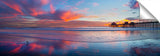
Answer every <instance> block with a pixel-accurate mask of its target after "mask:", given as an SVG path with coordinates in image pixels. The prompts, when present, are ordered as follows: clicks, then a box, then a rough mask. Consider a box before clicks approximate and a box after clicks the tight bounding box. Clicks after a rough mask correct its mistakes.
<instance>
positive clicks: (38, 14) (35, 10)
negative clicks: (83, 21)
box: [0, 0, 83, 22]
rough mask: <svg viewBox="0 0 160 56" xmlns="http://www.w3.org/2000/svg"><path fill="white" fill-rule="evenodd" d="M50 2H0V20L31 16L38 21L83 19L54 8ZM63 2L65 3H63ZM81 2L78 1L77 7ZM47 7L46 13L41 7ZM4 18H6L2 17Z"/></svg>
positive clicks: (77, 15)
mask: <svg viewBox="0 0 160 56" xmlns="http://www.w3.org/2000/svg"><path fill="white" fill-rule="evenodd" d="M51 1H52V0H40V1H37V0H0V3H1V4H0V5H4V6H0V15H3V16H0V18H12V17H9V16H8V17H7V15H11V16H15V17H16V16H20V15H21V16H32V17H35V18H39V19H52V20H63V21H66V22H67V21H71V20H75V19H79V18H80V17H83V14H79V13H77V12H74V11H72V10H62V9H57V10H56V8H55V7H54V4H53V3H51ZM64 2H65V1H64ZM82 2H83V1H79V2H78V4H77V5H79V4H81V3H82ZM48 5H49V9H50V10H49V11H46V10H45V9H44V8H43V7H44V6H48ZM4 16H6V17H4Z"/></svg>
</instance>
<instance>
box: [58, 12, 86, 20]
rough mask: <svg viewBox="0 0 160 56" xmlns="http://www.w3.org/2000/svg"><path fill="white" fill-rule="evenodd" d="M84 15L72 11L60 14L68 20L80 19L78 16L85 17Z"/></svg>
mask: <svg viewBox="0 0 160 56" xmlns="http://www.w3.org/2000/svg"><path fill="white" fill-rule="evenodd" d="M83 16H84V15H82V14H77V13H75V12H72V11H66V12H64V13H63V14H62V15H61V16H60V18H61V19H63V20H64V21H66V22H67V21H71V20H75V19H78V18H80V17H83Z"/></svg>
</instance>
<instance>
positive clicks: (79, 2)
mask: <svg viewBox="0 0 160 56" xmlns="http://www.w3.org/2000/svg"><path fill="white" fill-rule="evenodd" d="M83 2H84V0H81V1H78V2H77V3H76V6H78V5H80V4H82V3H83Z"/></svg>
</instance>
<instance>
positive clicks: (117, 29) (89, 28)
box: [3, 27, 160, 31]
mask: <svg viewBox="0 0 160 56" xmlns="http://www.w3.org/2000/svg"><path fill="white" fill-rule="evenodd" d="M3 29H22V30H55V31H135V30H160V28H144V27H139V28H122V27H80V28H3Z"/></svg>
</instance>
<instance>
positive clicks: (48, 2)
mask: <svg viewBox="0 0 160 56" xmlns="http://www.w3.org/2000/svg"><path fill="white" fill-rule="evenodd" d="M128 17H134V18H136V17H139V6H138V3H137V2H136V1H135V0H0V20H1V21H3V20H28V21H38V20H53V21H56V20H58V21H64V22H68V21H117V20H122V19H125V18H128Z"/></svg>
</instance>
